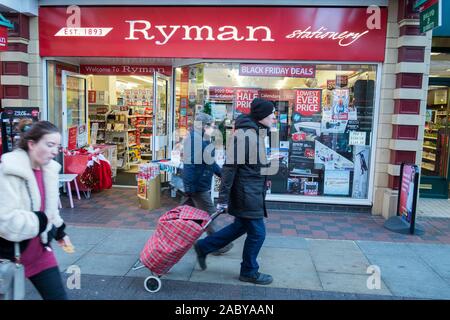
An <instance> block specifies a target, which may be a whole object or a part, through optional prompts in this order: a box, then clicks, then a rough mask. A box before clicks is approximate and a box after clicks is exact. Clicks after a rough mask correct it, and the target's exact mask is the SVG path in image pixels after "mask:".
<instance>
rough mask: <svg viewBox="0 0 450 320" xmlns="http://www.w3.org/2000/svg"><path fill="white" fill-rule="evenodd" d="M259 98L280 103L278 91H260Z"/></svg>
mask: <svg viewBox="0 0 450 320" xmlns="http://www.w3.org/2000/svg"><path fill="white" fill-rule="evenodd" d="M259 97H260V98H262V99H266V100H270V101H280V100H281V95H280V90H277V89H262V90H260V91H259Z"/></svg>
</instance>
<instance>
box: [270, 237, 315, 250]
mask: <svg viewBox="0 0 450 320" xmlns="http://www.w3.org/2000/svg"><path fill="white" fill-rule="evenodd" d="M264 247H269V248H289V249H305V250H306V249H308V241H307V240H306V239H304V238H299V237H286V236H266V240H265V241H264V244H263V248H264Z"/></svg>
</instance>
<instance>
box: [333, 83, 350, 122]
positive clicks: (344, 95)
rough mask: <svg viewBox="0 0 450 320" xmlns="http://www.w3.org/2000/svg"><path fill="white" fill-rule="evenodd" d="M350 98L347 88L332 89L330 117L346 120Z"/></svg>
mask: <svg viewBox="0 0 450 320" xmlns="http://www.w3.org/2000/svg"><path fill="white" fill-rule="evenodd" d="M349 100H350V90H349V89H334V90H333V101H332V105H331V112H332V113H331V119H333V120H348V112H349V110H348V106H349Z"/></svg>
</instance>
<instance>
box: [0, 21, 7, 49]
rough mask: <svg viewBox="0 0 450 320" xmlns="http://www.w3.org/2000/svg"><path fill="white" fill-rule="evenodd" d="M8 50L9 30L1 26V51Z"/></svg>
mask: <svg viewBox="0 0 450 320" xmlns="http://www.w3.org/2000/svg"><path fill="white" fill-rule="evenodd" d="M7 50H8V29H7V28H6V27H3V26H0V51H7Z"/></svg>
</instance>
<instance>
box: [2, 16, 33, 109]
mask: <svg viewBox="0 0 450 320" xmlns="http://www.w3.org/2000/svg"><path fill="white" fill-rule="evenodd" d="M4 16H5V17H6V19H8V20H10V21H11V22H12V23H13V24H14V30H10V31H9V32H8V51H6V52H2V53H1V56H0V60H1V64H2V68H1V80H0V91H1V96H2V97H1V98H2V106H3V107H28V106H29V100H28V98H29V92H28V87H29V78H28V62H29V55H28V43H29V39H30V28H29V18H28V17H27V16H26V15H23V14H4Z"/></svg>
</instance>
